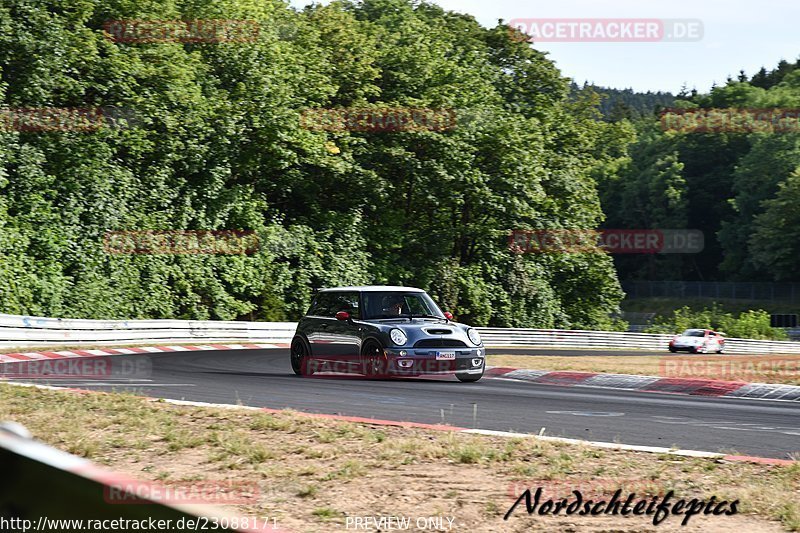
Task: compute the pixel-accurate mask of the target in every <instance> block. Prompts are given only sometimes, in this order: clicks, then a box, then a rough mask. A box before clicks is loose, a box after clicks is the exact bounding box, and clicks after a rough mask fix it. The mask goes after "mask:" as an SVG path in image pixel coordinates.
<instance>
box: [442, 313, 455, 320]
mask: <svg viewBox="0 0 800 533" xmlns="http://www.w3.org/2000/svg"><path fill="white" fill-rule="evenodd" d="M444 317H445V318H446V319H447V320H453V313H451V312H450V311H445V312H444Z"/></svg>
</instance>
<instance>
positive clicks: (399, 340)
mask: <svg viewBox="0 0 800 533" xmlns="http://www.w3.org/2000/svg"><path fill="white" fill-rule="evenodd" d="M389 338H391V339H392V342H393V343H395V344H396V345H398V346H403V345H405V343H406V342H408V337H406V333H405V331H403V330H402V329H397V328H395V329H393V330H392V331H390V332H389Z"/></svg>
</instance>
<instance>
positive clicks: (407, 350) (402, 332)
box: [291, 286, 486, 381]
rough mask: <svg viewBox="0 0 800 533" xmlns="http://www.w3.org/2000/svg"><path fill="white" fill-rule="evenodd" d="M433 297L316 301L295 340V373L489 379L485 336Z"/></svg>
mask: <svg viewBox="0 0 800 533" xmlns="http://www.w3.org/2000/svg"><path fill="white" fill-rule="evenodd" d="M452 318H453V315H451V314H450V313H443V312H442V311H441V309H439V307H438V306H437V305H436V304H435V303H434V301H433V300H432V299H431V297H430V296H428V295H427V294H426V293H425V291H423V290H421V289H414V288H411V287H381V286H376V287H340V288H336V289H324V290H321V291H319V292H318V293H317V295H316V296H315V297H314V301H313V302H312V303H311V308H310V309H309V310H308V313H307V314H306V316H304V317H303V318H302V320H300V323H299V324H298V325H297V332H296V333H295V336H294V339H293V340H292V349H291V360H292V370H294V372H295V373H296V374H299V375H311V374H314V373H315V372H339V373H358V374H364V375H366V376H370V377H379V376H388V375H399V376H418V375H421V374H455V376H456V377H457V378H458V379H459V380H461V381H478V380H479V379H481V377H482V376H483V371H484V367H485V355H486V350H485V349H484V347H483V343H482V342H481V337H480V335H479V334H478V331H477V330H476V329H474V328H471V327H469V326H466V325H464V324H459V323H456V322H453V321H452Z"/></svg>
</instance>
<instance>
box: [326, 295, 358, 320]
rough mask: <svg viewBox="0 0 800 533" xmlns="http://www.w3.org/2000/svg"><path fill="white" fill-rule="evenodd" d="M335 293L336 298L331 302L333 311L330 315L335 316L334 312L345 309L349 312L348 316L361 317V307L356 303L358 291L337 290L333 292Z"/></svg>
mask: <svg viewBox="0 0 800 533" xmlns="http://www.w3.org/2000/svg"><path fill="white" fill-rule="evenodd" d="M333 294H336V298H335V299H334V302H333V304H334V305H333V307H334V308H333V309H332V311H333V313H332V314H331V316H336V313H338V312H339V311H347V312H348V313H350V316H351V317H353V318H356V319H358V318H361V309H360V308H359V304H358V293H357V292H339V293H333Z"/></svg>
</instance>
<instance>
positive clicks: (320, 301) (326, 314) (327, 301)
mask: <svg viewBox="0 0 800 533" xmlns="http://www.w3.org/2000/svg"><path fill="white" fill-rule="evenodd" d="M335 297H336V295H335V293H331V292H321V293H319V294H317V297H316V298H314V303H313V305H312V306H311V309H310V310H309V312H308V316H306V320H307V321H308V332H307V334H306V336H307V337H308V344H309V345H310V347H311V356H312V358H313V359H314V360H315V361H324V360H328V359H330V358H332V357H334V353H333V350H334V347H333V344H334V337H333V332H332V330H331V326H332V324H333V322H335V321H336V318H335V315H336V312H335V311H334V310H333V309H334V302H335Z"/></svg>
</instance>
